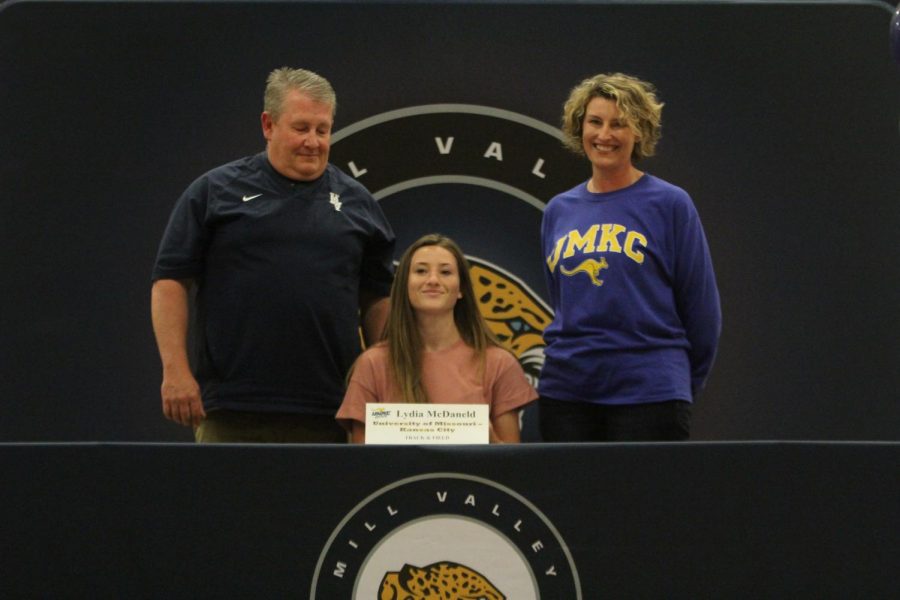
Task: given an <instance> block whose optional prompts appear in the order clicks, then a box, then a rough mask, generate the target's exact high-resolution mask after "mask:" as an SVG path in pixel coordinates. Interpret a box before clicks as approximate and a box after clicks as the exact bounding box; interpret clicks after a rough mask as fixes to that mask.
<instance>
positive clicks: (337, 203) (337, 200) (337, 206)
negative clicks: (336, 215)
mask: <svg viewBox="0 0 900 600" xmlns="http://www.w3.org/2000/svg"><path fill="white" fill-rule="evenodd" d="M329 202H331V205H332V206H334V210H336V211H338V212H340V210H341V206H342V204H341V197H340V196H338V195H337V194H335V193H334V192H331V200H329Z"/></svg>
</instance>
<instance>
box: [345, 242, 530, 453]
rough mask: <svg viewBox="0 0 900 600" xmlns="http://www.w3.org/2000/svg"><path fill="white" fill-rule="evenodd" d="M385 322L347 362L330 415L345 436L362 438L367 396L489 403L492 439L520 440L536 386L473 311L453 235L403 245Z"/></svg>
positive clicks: (467, 277) (465, 270) (474, 303)
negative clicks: (522, 416) (524, 411)
mask: <svg viewBox="0 0 900 600" xmlns="http://www.w3.org/2000/svg"><path fill="white" fill-rule="evenodd" d="M385 329H386V332H385V333H386V335H385V340H384V341H382V342H379V343H378V344H375V345H374V346H372V347H370V348H369V349H367V350H366V351H365V352H363V353H362V354H361V355H360V356H359V358H358V359H357V360H356V363H355V364H354V365H353V369H352V370H351V372H350V378H349V383H348V385H347V393H346V395H345V396H344V401H343V403H342V404H341V407H340V409H339V410H338V412H337V415H336V418H337V419H338V421H339V422H340V423H341V424H342V425H343V426H344V427H345V428H346V429H347V430H348V431H349V432H350V436H351V441H353V442H354V443H362V442H365V435H366V426H365V405H366V403H368V402H407V403H431V404H479V403H481V404H488V405H489V406H490V421H491V422H490V431H489V439H490V441H491V443H498V442H502V443H515V442H518V441H519V439H520V432H519V409H521V408H522V407H523V406H525V405H526V404H528V403H529V402H532V401H533V400H535V399H536V398H537V392H535V390H534V388H532V387H531V385H530V384H529V383H528V380H527V379H526V378H525V373H524V371H522V367H521V365H519V362H518V361H517V360H516V358H515V357H514V356H513V355H512V354H511V353H510V352H508V351H507V350H505V349H504V348H502V347H500V345H499V343H498V342H497V340H496V339H495V338H494V336H493V335H492V334H491V332H490V331H489V330H488V328H487V325H486V324H485V322H484V319H483V318H482V316H481V313H479V312H478V303H477V301H476V299H475V295H474V291H473V289H472V280H471V278H470V275H469V268H468V265H467V263H466V259H465V257H464V256H463V253H462V251H461V250H460V249H459V246H457V245H456V243H455V242H454V241H453V240H451V239H450V238H448V237H446V236H443V235H440V234H429V235H426V236H423V237H421V238H419V239H418V240H417V241H416V242H414V243H413V244H412V246H410V247H409V248H408V249H407V250H406V252H404V254H403V256H402V257H401V259H400V264H399V265H398V266H397V272H396V274H395V276H394V283H393V287H392V288H391V310H390V314H389V316H388V320H387V324H386V326H385Z"/></svg>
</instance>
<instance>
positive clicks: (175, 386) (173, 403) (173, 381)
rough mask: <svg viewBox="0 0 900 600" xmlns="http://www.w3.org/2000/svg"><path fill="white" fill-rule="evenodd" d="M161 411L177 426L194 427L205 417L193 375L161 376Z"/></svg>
mask: <svg viewBox="0 0 900 600" xmlns="http://www.w3.org/2000/svg"><path fill="white" fill-rule="evenodd" d="M161 393H162V409H163V414H164V415H165V416H166V418H167V419H170V420H172V421H175V422H176V423H178V424H179V425H186V426H191V427H196V426H197V425H199V424H200V421H202V420H203V419H204V418H205V417H206V412H205V411H204V410H203V402H202V400H201V399H200V386H199V385H198V384H197V380H196V379H194V377H193V375H191V374H190V372H188V373H187V374H180V375H177V376H170V375H163V382H162V390H161Z"/></svg>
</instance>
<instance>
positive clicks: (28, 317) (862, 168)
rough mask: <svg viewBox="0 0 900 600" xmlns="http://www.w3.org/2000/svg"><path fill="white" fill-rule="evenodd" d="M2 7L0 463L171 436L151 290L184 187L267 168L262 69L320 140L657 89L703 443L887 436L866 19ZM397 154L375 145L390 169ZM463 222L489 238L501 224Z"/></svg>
mask: <svg viewBox="0 0 900 600" xmlns="http://www.w3.org/2000/svg"><path fill="white" fill-rule="evenodd" d="M0 8H2V10H0V158H2V160H0V261H2V263H0V264H2V267H0V277H2V295H0V302H2V305H0V393H2V395H3V399H4V411H3V417H2V418H0V440H4V441H21V440H34V441H66V440H119V441H179V440H186V439H189V436H188V434H187V431H185V430H183V429H181V428H179V427H177V426H175V425H172V424H169V423H168V422H166V421H165V420H164V419H163V418H162V417H161V415H160V412H159V400H158V386H159V364H158V357H157V355H156V349H155V345H154V342H153V338H152V331H151V328H150V320H149V288H150V281H149V274H150V269H151V266H152V262H153V258H154V255H155V251H156V245H157V243H158V239H159V236H160V234H161V232H162V229H163V227H164V225H165V221H166V219H167V216H168V213H169V210H170V209H171V206H172V204H173V203H174V201H175V199H176V198H177V196H178V195H179V194H180V192H181V191H182V190H183V189H184V187H186V186H187V184H188V183H189V182H190V181H191V180H192V179H193V178H194V177H196V176H197V175H199V174H200V173H201V172H203V171H204V170H206V169H209V168H211V167H213V166H216V165H218V164H220V163H223V162H226V161H228V160H231V159H233V158H236V157H238V156H243V155H246V154H250V153H253V152H256V151H258V150H260V149H262V147H263V139H262V136H261V133H260V131H259V124H258V115H259V112H260V110H261V96H262V89H263V86H264V80H265V76H266V74H267V73H268V71H270V70H271V69H272V68H274V67H278V66H282V65H291V66H304V67H307V68H311V69H313V70H316V71H319V72H321V73H322V74H324V75H326V76H327V77H328V78H329V79H330V80H331V81H332V83H333V84H334V86H335V88H336V90H337V92H338V102H339V108H338V115H337V123H336V127H337V130H338V132H339V131H340V129H341V127H345V126H349V125H351V124H353V123H357V122H359V121H361V120H363V119H366V118H369V117H372V116H374V115H378V114H381V113H385V112H387V111H392V110H398V109H404V108H407V107H415V106H422V105H430V104H436V103H453V104H465V105H474V106H482V107H493V108H495V109H499V110H502V111H509V112H511V113H515V114H518V115H524V116H525V117H528V118H530V119H534V120H536V121H539V122H542V123H545V124H548V125H550V126H553V125H555V124H556V123H557V122H558V116H559V112H560V107H561V104H562V101H563V100H564V99H565V97H566V94H567V91H568V89H569V88H570V87H571V86H572V85H573V84H574V83H576V82H577V81H578V80H580V79H581V78H583V77H585V76H589V75H591V74H594V73H596V72H600V71H607V70H621V71H624V72H630V73H634V74H637V75H639V76H641V77H643V78H645V79H648V80H650V81H653V82H655V83H656V84H657V86H658V88H659V90H660V95H661V97H662V98H663V100H664V101H665V102H666V104H667V107H666V109H665V112H664V137H663V141H662V143H661V145H660V148H659V154H658V156H657V157H656V158H654V159H651V160H650V161H649V162H647V163H646V165H645V167H646V169H647V170H649V171H651V172H653V173H654V174H656V175H659V176H661V177H664V178H666V179H669V180H671V181H673V182H675V183H677V184H679V185H681V186H682V187H684V188H686V189H687V190H688V191H689V192H690V193H691V194H692V196H693V197H694V200H695V202H696V204H697V206H698V208H699V210H700V214H701V217H702V219H703V221H704V224H705V227H706V231H707V235H708V237H709V241H710V245H711V248H712V253H713V258H714V261H715V264H716V269H717V275H718V278H719V285H720V290H721V294H722V303H723V309H724V318H725V322H724V333H723V338H722V345H721V350H720V356H719V360H718V363H717V365H716V367H715V369H714V372H713V375H712V378H711V380H710V383H709V386H708V388H707V391H706V393H705V394H704V396H703V398H702V399H701V401H700V402H699V404H698V406H697V408H696V413H695V415H696V416H695V427H694V437H695V439H698V440H724V439H736V440H741V439H824V440H839V439H882V440H897V439H900V427H898V424H900V401H898V400H900V369H898V368H897V365H898V364H900V343H898V333H900V313H898V311H897V308H896V307H897V306H900V269H898V267H897V264H896V259H897V258H898V252H897V242H896V232H897V231H898V230H900V202H898V190H900V168H898V159H900V136H898V114H900V71H898V68H897V65H895V64H893V63H892V60H891V57H890V53H889V50H888V39H887V33H888V25H889V22H890V15H891V9H890V6H889V5H888V4H886V3H877V2H870V3H849V2H848V3H799V4H798V3H793V4H781V3H763V4H758V3H753V4H736V3H728V4H715V3H703V4H668V3H666V4H648V3H638V4H606V3H590V2H579V3H571V4H569V3H557V2H550V3H534V4H532V3H522V4H507V3H475V4H469V3H455V2H454V3H374V2H373V3H369V2H366V3H362V2H360V3H354V2H340V3H328V2H292V3H285V2H262V3H250V2H222V3H216V2H203V3H200V2H197V3H194V2H12V3H10V2H7V3H5V4H2V5H0ZM460 127H461V128H460V129H456V130H454V131H451V132H444V131H435V132H431V131H426V132H425V133H426V134H427V135H428V136H429V139H430V138H431V137H434V136H438V135H443V136H446V135H456V136H457V137H458V138H460V139H463V138H465V136H466V134H467V131H466V130H465V129H463V128H462V126H460ZM389 133H390V132H389V130H388V131H386V132H385V135H383V136H382V137H381V138H380V140H378V143H379V144H381V146H380V148H381V149H383V152H384V153H387V154H388V155H392V156H396V157H397V160H396V161H395V162H396V164H397V165H402V164H403V160H402V156H403V153H404V147H402V145H401V146H398V145H397V144H396V143H395V142H393V141H392V137H391V136H390V135H389ZM469 133H471V132H469ZM498 135H500V134H499V133H498ZM351 139H352V138H348V139H347V140H342V141H339V142H337V143H336V144H335V146H334V150H333V153H334V156H335V158H336V160H337V159H339V158H340V159H342V160H343V159H344V158H348V159H349V158H351V157H342V156H341V152H342V150H341V148H342V144H345V146H344V147H345V148H346V147H347V146H346V144H347V143H348V142H349V141H350V140H351ZM502 141H503V142H504V152H505V157H510V156H513V155H515V154H516V153H517V152H519V153H521V154H525V155H527V157H528V162H529V164H530V162H531V161H533V158H534V156H535V150H534V148H530V147H528V146H526V145H525V144H524V143H523V144H520V145H518V146H517V145H516V140H515V139H514V138H504V139H503V140H502ZM542 151H543V150H542ZM482 159H483V157H482ZM484 160H486V159H484ZM508 160H511V159H508ZM572 160H575V159H572ZM572 165H575V167H573V166H572ZM341 166H344V167H346V165H343V164H342V165H341ZM553 167H555V169H554V168H553ZM398 168H400V167H399V166H398ZM573 168H576V169H577V168H578V167H577V163H572V164H568V165H561V164H557V165H548V166H547V167H546V169H545V170H547V171H548V172H549V173H550V174H551V175H555V174H556V175H558V174H559V173H561V172H563V171H566V172H571V170H572V169H573ZM587 174H588V171H587V168H586V167H585V168H584V171H583V177H587ZM361 181H362V182H363V183H366V180H365V179H364V178H361ZM552 181H553V180H552V179H551V182H549V183H548V185H551V183H552ZM567 185H568V181H565V182H564V181H563V180H562V178H559V185H558V187H557V188H554V189H558V190H561V189H563V188H564V187H566V186H567ZM551 187H552V186H551ZM547 199H549V198H541V200H543V201H546V200H547ZM386 206H388V205H387V204H386ZM532 216H533V215H532ZM532 220H533V219H532ZM523 222H524V223H526V224H524V225H522V227H528V226H529V225H527V222H528V219H525V220H524V221H523ZM395 225H398V229H403V228H404V227H409V226H410V225H409V224H402V223H401V224H395ZM466 227H468V228H470V229H471V230H474V231H475V232H478V231H483V233H482V234H480V235H475V234H472V237H473V238H477V239H486V240H496V241H497V243H498V244H502V243H503V240H504V239H506V238H505V237H504V235H498V231H502V228H501V229H500V230H498V224H497V222H496V219H493V220H492V219H484V218H475V219H467V220H466ZM479 228H482V229H479ZM451 229H452V227H451ZM467 231H469V230H467ZM447 233H450V234H451V235H454V234H455V233H456V232H455V231H453V230H451V231H447ZM470 233H471V232H470ZM536 234H537V232H534V235H535V236H536ZM535 239H536V238H535ZM535 243H536V242H535ZM516 254H517V255H521V257H522V260H526V261H533V263H534V264H536V263H537V262H538V261H539V260H540V256H539V255H538V250H537V248H536V247H535V248H534V249H533V250H528V249H521V252H519V251H518V250H517V251H516ZM536 291H537V292H538V294H540V295H543V290H542V289H536Z"/></svg>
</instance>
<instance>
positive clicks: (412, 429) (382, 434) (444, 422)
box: [366, 403, 490, 444]
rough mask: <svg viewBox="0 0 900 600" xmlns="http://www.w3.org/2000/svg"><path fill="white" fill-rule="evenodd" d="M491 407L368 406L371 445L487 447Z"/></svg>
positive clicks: (474, 405) (367, 433) (464, 405)
mask: <svg viewBox="0 0 900 600" xmlns="http://www.w3.org/2000/svg"><path fill="white" fill-rule="evenodd" d="M489 412H490V411H489V407H488V405H487V404H376V403H371V404H366V443H367V444H487V443H488V442H489V439H488V427H489V425H490V414H489Z"/></svg>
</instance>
